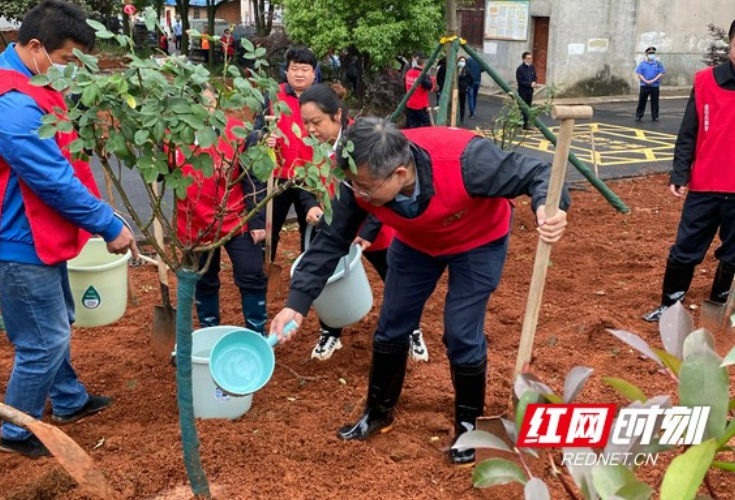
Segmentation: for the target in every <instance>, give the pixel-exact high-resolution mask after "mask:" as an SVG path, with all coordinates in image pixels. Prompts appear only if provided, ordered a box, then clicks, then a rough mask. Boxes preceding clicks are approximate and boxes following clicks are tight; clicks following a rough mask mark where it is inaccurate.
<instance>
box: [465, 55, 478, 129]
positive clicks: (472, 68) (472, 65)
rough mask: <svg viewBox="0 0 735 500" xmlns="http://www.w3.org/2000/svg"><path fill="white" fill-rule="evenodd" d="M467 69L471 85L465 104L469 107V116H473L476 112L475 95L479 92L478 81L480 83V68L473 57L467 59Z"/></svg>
mask: <svg viewBox="0 0 735 500" xmlns="http://www.w3.org/2000/svg"><path fill="white" fill-rule="evenodd" d="M467 70H468V71H469V72H470V75H472V86H471V87H470V90H469V92H468V93H467V104H468V105H469V108H470V118H474V117H475V114H476V113H477V95H478V94H479V93H480V83H482V68H480V64H479V63H478V62H477V61H475V59H474V58H473V57H470V58H469V59H467Z"/></svg>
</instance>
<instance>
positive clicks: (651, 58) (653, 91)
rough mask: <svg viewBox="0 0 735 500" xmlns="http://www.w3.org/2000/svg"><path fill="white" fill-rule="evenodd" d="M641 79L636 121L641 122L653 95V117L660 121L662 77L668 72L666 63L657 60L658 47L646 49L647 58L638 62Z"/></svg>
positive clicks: (638, 73)
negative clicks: (659, 99) (659, 102)
mask: <svg viewBox="0 0 735 500" xmlns="http://www.w3.org/2000/svg"><path fill="white" fill-rule="evenodd" d="M635 72H636V74H637V75H638V79H639V80H640V81H641V91H640V94H638V108H637V109H636V110H635V121H637V122H639V121H641V120H642V119H643V115H644V114H645V113H646V102H647V101H648V96H651V118H653V121H655V122H657V121H658V97H659V91H660V87H661V78H663V76H664V75H665V74H666V70H665V69H664V65H663V64H661V62H660V61H657V60H656V47H648V48H647V49H646V58H645V59H644V60H643V61H641V62H640V64H638V67H637V68H636V70H635Z"/></svg>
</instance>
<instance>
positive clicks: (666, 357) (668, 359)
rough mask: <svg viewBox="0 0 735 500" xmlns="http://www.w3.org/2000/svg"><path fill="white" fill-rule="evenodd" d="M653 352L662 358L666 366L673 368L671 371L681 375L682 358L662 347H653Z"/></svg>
mask: <svg viewBox="0 0 735 500" xmlns="http://www.w3.org/2000/svg"><path fill="white" fill-rule="evenodd" d="M653 352H655V353H656V355H657V356H658V357H659V358H660V359H661V362H662V363H663V364H664V366H665V367H666V368H668V369H669V370H671V373H673V374H674V375H677V376H678V375H679V370H681V360H680V359H679V358H677V357H676V356H674V355H673V354H669V353H668V352H666V351H664V350H662V349H653Z"/></svg>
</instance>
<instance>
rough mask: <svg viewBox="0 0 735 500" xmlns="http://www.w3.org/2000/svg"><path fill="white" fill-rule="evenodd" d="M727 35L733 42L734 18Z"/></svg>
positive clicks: (734, 33)
mask: <svg viewBox="0 0 735 500" xmlns="http://www.w3.org/2000/svg"><path fill="white" fill-rule="evenodd" d="M727 37H728V38H729V39H730V41H731V42H732V40H733V38H735V20H733V22H732V24H731V25H730V31H728V32H727Z"/></svg>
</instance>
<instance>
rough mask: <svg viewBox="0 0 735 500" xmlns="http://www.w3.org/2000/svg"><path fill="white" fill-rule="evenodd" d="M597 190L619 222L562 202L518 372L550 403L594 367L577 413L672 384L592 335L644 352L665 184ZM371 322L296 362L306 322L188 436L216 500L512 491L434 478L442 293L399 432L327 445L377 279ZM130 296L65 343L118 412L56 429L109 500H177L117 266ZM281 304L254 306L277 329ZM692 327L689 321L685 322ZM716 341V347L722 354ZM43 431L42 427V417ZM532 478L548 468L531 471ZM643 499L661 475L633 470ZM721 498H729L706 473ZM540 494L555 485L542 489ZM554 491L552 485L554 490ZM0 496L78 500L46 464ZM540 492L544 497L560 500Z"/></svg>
mask: <svg viewBox="0 0 735 500" xmlns="http://www.w3.org/2000/svg"><path fill="white" fill-rule="evenodd" d="M610 186H611V188H612V189H613V190H614V191H615V192H616V193H617V194H618V195H619V196H620V197H621V198H622V199H623V200H624V201H625V203H626V204H627V205H628V206H629V207H630V209H631V212H630V213H628V214H620V213H616V212H615V211H614V210H613V209H612V208H611V207H610V205H609V204H608V203H607V202H606V201H605V200H604V199H603V198H602V197H601V196H600V195H599V194H598V193H597V192H596V191H594V190H574V191H573V193H572V196H573V200H574V205H573V208H572V210H571V212H570V215H569V228H568V230H567V232H566V234H565V237H564V239H563V240H562V241H561V242H560V243H558V244H557V245H556V246H555V247H554V249H553V252H552V261H553V264H552V266H551V267H550V269H549V272H548V276H547V282H546V290H545V294H544V304H543V306H542V308H541V314H540V319H539V325H538V330H537V337H536V343H535V348H534V358H533V363H532V370H533V372H535V373H536V374H537V375H538V376H539V377H541V378H542V379H543V380H545V381H546V382H547V383H548V384H550V385H551V386H552V387H553V388H555V389H556V390H557V391H558V392H561V390H562V386H563V381H564V375H565V374H566V373H567V372H568V371H569V370H570V369H571V368H572V367H574V366H576V365H584V366H590V367H592V368H594V369H595V373H594V374H593V376H592V378H591V380H590V382H589V383H588V385H587V387H586V389H585V390H584V392H583V393H582V394H581V396H580V398H579V401H580V402H605V403H607V402H615V403H623V402H624V401H623V400H622V399H621V398H620V397H618V396H617V395H616V394H615V393H614V392H613V391H612V390H611V389H609V388H607V387H606V386H605V385H604V384H603V383H602V382H601V378H602V377H604V376H614V377H623V378H626V379H628V380H631V381H633V382H635V383H636V384H638V385H640V386H641V387H642V388H643V389H644V391H645V392H646V394H648V395H649V396H653V395H657V394H674V393H675V387H674V386H673V384H672V383H671V382H670V381H669V380H668V379H667V378H666V377H665V376H664V375H663V374H661V373H659V372H658V371H657V369H656V366H655V365H654V364H653V363H652V362H650V361H646V360H643V359H641V358H640V356H639V355H638V354H637V353H636V352H633V351H632V350H631V349H629V348H627V347H626V346H624V345H622V344H621V343H620V342H619V341H617V340H616V339H615V338H614V337H613V336H612V335H610V334H609V333H608V332H607V329H610V328H617V329H625V330H629V331H632V332H636V333H638V334H640V335H642V336H643V338H645V339H647V340H648V341H649V342H651V343H652V344H654V345H655V346H659V345H660V342H659V340H658V331H657V327H656V325H650V324H647V323H644V322H643V321H641V319H640V317H641V315H642V314H643V313H645V312H647V310H649V309H651V308H652V307H654V306H656V305H657V303H658V300H659V295H660V281H661V277H662V274H663V266H664V261H665V259H666V255H667V251H668V247H669V245H670V244H671V241H672V239H673V236H674V234H675V230H676V225H677V222H678V219H679V215H680V210H681V206H682V201H681V200H679V199H676V198H674V197H673V196H671V195H670V194H669V193H668V189H667V177H666V176H661V175H659V176H651V177H645V178H635V179H628V180H620V181H614V182H611V183H610ZM533 229H534V221H533V217H532V214H531V211H530V209H529V206H528V200H527V199H518V200H517V210H516V215H515V219H514V222H513V229H512V238H511V245H510V252H509V255H508V262H507V266H506V269H505V274H504V277H503V281H502V283H501V286H500V288H499V289H498V291H497V292H496V293H495V294H494V295H493V297H492V298H491V300H490V305H489V307H488V314H487V320H486V331H487V336H488V338H489V340H490V345H489V350H488V356H489V366H490V369H489V370H490V374H489V385H488V394H487V400H486V407H487V410H486V414H487V415H491V416H494V415H501V414H503V413H505V411H506V408H507V404H508V399H509V395H510V390H511V387H510V381H511V372H512V370H513V366H514V362H515V355H516V351H517V348H518V342H519V337H520V332H521V324H522V320H523V313H524V307H525V302H526V294H527V292H528V287H529V282H530V278H531V273H532V267H533V260H534V256H535V250H536V244H537V238H536V232H535V231H534V230H533ZM281 248H283V249H284V252H283V253H282V255H281V256H280V259H281V263H282V264H286V263H290V261H292V260H293V259H294V258H295V257H296V255H297V251H298V237H297V233H296V232H295V231H294V230H293V229H291V230H290V231H287V232H286V233H285V234H284V237H283V239H282V247H281ZM716 264H717V263H716V261H715V260H714V259H713V257H712V256H711V253H710V255H709V256H708V258H707V259H706V261H705V262H704V263H703V264H702V265H701V266H700V267H699V268H698V270H697V273H696V276H695V279H694V282H693V285H692V289H691V292H690V294H689V296H688V300H687V304H693V305H697V304H699V303H700V302H701V301H702V299H704V298H705V297H706V296H707V294H708V292H709V286H710V282H711V277H712V275H713V273H714V270H715V268H716ZM366 267H368V268H369V272H370V276H371V279H372V282H373V284H374V293H375V298H376V307H375V308H374V310H373V312H371V313H370V314H369V315H368V316H367V317H366V318H365V319H364V320H363V321H362V322H360V323H359V324H357V325H354V326H352V327H350V328H348V329H346V331H345V335H344V337H343V342H344V344H345V345H344V348H343V349H342V350H341V351H339V352H337V353H336V354H335V356H334V357H332V359H330V360H328V361H324V362H320V361H314V360H310V359H309V355H310V352H311V349H312V347H313V345H314V342H315V340H316V332H317V329H318V325H317V321H316V318H315V316H314V315H310V317H309V318H308V320H307V322H306V324H305V326H304V327H303V328H302V329H301V331H300V333H299V334H298V335H297V336H296V338H295V339H294V340H293V341H292V342H289V343H288V344H287V345H285V346H283V347H280V348H278V349H277V366H276V370H275V374H274V376H273V378H272V379H271V381H270V383H269V384H268V385H267V386H266V387H265V388H264V389H262V390H261V391H260V392H258V393H257V394H256V395H255V397H254V401H253V408H252V409H251V411H250V412H248V413H247V414H246V415H244V416H243V417H242V418H240V419H238V420H237V421H227V420H203V421H199V423H198V430H199V437H200V439H201V453H202V459H203V464H204V469H205V471H206V473H207V475H208V478H209V480H210V482H211V484H212V485H213V490H214V494H215V497H216V498H218V499H251V498H254V499H294V500H298V499H317V498H318V499H342V498H350V499H366V500H367V499H375V498H380V499H381V500H398V499H400V500H405V499H432V500H458V499H498V500H500V499H515V498H522V495H523V493H522V488H521V487H520V486H518V485H510V486H505V487H503V488H502V489H490V490H477V489H473V488H472V487H471V474H472V469H471V468H464V469H457V468H453V467H451V466H449V465H448V463H447V460H446V449H447V447H448V446H449V444H450V442H451V439H452V422H453V396H452V389H451V382H450V379H449V367H448V363H447V359H446V356H445V354H444V348H443V345H442V342H441V336H442V305H443V297H444V294H445V292H446V281H442V283H441V284H440V286H438V288H437V290H436V292H435V293H434V295H433V296H432V298H431V299H430V301H429V303H428V304H427V307H426V311H425V314H424V317H423V320H422V326H423V329H424V335H425V338H426V342H427V344H428V347H429V350H430V355H431V359H430V361H429V363H420V364H417V363H414V362H410V363H409V368H408V374H407V377H406V384H405V388H404V392H403V395H402V397H401V400H400V403H399V405H398V408H397V423H396V425H395V427H394V429H393V430H392V431H391V432H390V433H389V434H386V435H381V436H377V437H374V438H373V439H370V440H368V441H367V442H360V443H352V442H348V443H346V442H341V441H339V440H338V439H337V437H336V436H335V430H336V429H337V428H338V427H339V426H341V425H343V424H345V423H348V422H350V421H351V420H352V419H354V418H355V416H356V415H357V414H358V413H359V411H360V409H361V406H362V403H363V400H364V395H365V391H366V384H367V375H368V371H369V366H370V352H371V347H370V346H371V334H372V331H373V329H374V327H375V323H376V318H377V314H378V306H379V305H380V303H381V300H382V286H381V282H380V280H379V279H378V278H377V276H376V275H375V274H374V273H373V272H372V269H371V268H370V266H366ZM229 269H230V268H229V267H228V266H227V265H225V267H224V272H223V276H222V278H223V290H222V294H223V298H222V304H223V311H222V315H223V323H224V324H235V325H237V324H241V323H242V317H241V313H240V305H239V299H238V295H237V290H236V288H235V286H234V284H233V282H232V280H231V279H230V277H229V276H228V271H229ZM131 271H132V273H131V275H132V287H133V290H134V292H135V294H136V295H137V296H138V298H139V300H140V305H139V306H138V307H132V306H130V307H129V308H128V311H127V314H126V315H125V317H124V318H123V319H122V320H120V321H119V322H117V323H116V324H114V325H111V326H109V327H103V328H95V329H83V328H77V329H75V331H74V336H73V338H72V356H73V360H74V364H75V366H76V369H77V371H78V373H79V375H80V377H81V379H82V380H83V381H85V383H86V384H87V387H88V389H89V390H90V391H91V392H93V393H97V394H106V395H110V396H113V397H114V398H115V404H114V406H113V407H112V408H111V409H109V410H107V411H105V412H103V413H101V414H99V415H96V416H94V417H90V418H88V419H86V420H84V421H82V422H80V423H77V424H74V425H71V426H67V427H64V431H65V432H67V433H68V434H69V435H70V436H71V437H72V438H73V439H75V440H76V441H77V442H78V443H79V444H80V445H81V446H82V447H83V448H84V449H85V450H86V451H88V452H89V454H90V455H91V456H92V457H93V458H94V460H95V461H96V463H97V464H98V465H99V466H100V467H101V468H102V469H103V470H104V471H105V473H106V475H107V476H108V478H109V480H110V482H111V483H112V484H113V486H114V487H115V488H116V489H117V490H118V491H119V492H120V495H121V497H122V498H124V499H161V500H163V499H172V498H179V499H188V498H191V493H190V491H189V489H188V488H187V486H186V484H187V478H186V471H185V468H184V464H183V459H182V452H181V443H180V435H179V427H178V419H177V407H176V382H175V372H174V368H173V367H172V366H170V365H169V364H168V363H167V362H165V361H162V360H159V359H156V358H154V357H153V355H152V353H151V349H150V346H149V339H150V335H151V322H152V311H153V305H154V304H158V303H160V296H159V291H158V287H157V275H156V269H155V267H154V266H145V267H138V268H132V269H131ZM282 280H283V282H282V289H283V291H284V293H283V296H282V297H281V299H280V300H279V301H277V302H274V303H272V304H270V305H269V312H270V313H271V315H272V314H275V313H276V312H277V311H278V309H279V308H280V306H281V305H282V302H283V299H284V298H285V291H286V289H287V286H288V283H287V273H283V277H282ZM694 313H695V315H696V311H694ZM732 344H733V341H732V338H731V337H728V336H726V335H724V334H722V335H719V336H718V346H717V347H718V351H719V352H720V353H721V354H724V353H725V352H727V350H728V349H729V348H730V347H731V346H732ZM12 360H13V349H12V346H11V345H10V344H9V343H8V342H7V340H6V338H5V337H0V374H2V376H1V377H2V378H1V379H0V392H3V391H4V389H5V384H6V383H7V377H8V374H9V373H10V369H11V366H12ZM46 420H47V421H50V416H49V415H47V416H46ZM532 468H533V470H534V471H535V472H536V473H537V474H539V475H542V476H543V477H545V478H549V477H550V476H551V473H550V468H549V465H548V463H537V464H532ZM645 473H646V474H647V477H648V479H649V480H650V482H651V483H655V482H656V481H657V479H659V476H660V467H659V468H653V469H650V470H648V471H645ZM712 479H713V480H712V482H713V485H714V488H715V490H718V491H719V492H720V493H721V495H722V496H721V498H728V497H729V496H728V495H729V494H727V493H726V492H727V491H732V489H733V483H732V481H730V480H729V479H726V477H725V476H724V475H721V474H714V476H713V478H712ZM550 482H552V483H553V480H552V481H550ZM554 484H557V483H554ZM0 497H2V498H5V499H13V500H21V499H23V500H31V499H67V500H81V499H85V498H89V497H87V496H86V495H84V494H83V493H82V492H81V491H79V489H78V488H77V487H76V485H75V483H74V482H73V481H72V480H71V479H70V478H69V477H68V476H67V475H66V473H65V472H64V471H63V469H62V468H61V467H60V466H59V465H58V464H57V462H56V461H55V460H53V459H40V460H36V461H32V460H28V459H25V458H22V457H20V456H16V455H11V454H4V455H2V459H1V460H0ZM563 497H564V494H563V491H562V490H561V489H560V488H559V487H558V486H554V490H553V498H563Z"/></svg>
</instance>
